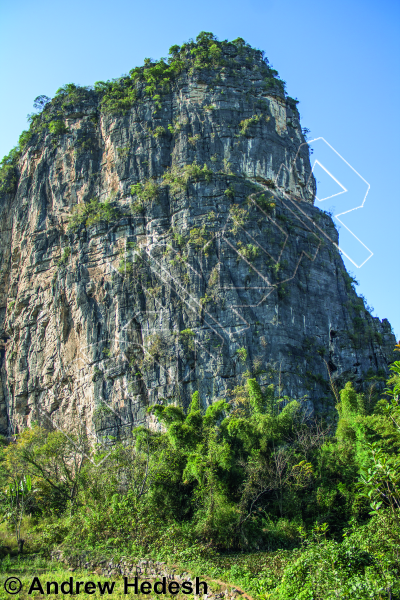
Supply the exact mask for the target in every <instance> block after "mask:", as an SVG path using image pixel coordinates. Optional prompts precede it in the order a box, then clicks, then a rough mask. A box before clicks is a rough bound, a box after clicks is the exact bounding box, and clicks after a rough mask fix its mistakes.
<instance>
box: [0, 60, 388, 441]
mask: <svg viewBox="0 0 400 600" xmlns="http://www.w3.org/2000/svg"><path fill="white" fill-rule="evenodd" d="M227 52H228V50H227ZM229 52H230V53H231V54H232V50H229ZM249 57H250V58H251V60H249ZM230 58H231V61H233V63H232V64H233V66H232V64H231V67H230V68H224V67H222V68H219V69H215V70H214V71H212V70H209V71H207V70H206V71H204V70H203V71H201V72H199V73H196V71H195V72H194V73H193V72H192V73H190V72H187V71H184V72H183V73H181V74H180V75H179V77H177V78H176V80H175V81H174V82H173V85H172V87H171V90H170V91H169V92H168V93H166V94H164V95H163V96H162V99H161V101H160V103H159V104H158V105H155V102H154V101H153V100H152V99H147V98H146V97H145V96H143V97H142V98H141V99H140V100H139V101H137V102H136V103H134V104H133V105H132V107H131V108H130V109H129V110H127V111H126V112H125V113H119V114H107V113H104V111H101V110H100V97H99V95H98V94H96V93H95V92H94V91H90V90H89V91H84V92H82V93H81V95H80V97H79V101H78V102H76V103H74V104H72V105H70V106H68V107H67V108H65V107H64V112H63V122H64V124H65V127H66V129H67V132H66V133H63V134H58V135H56V134H54V133H50V132H49V131H45V132H44V133H43V134H41V135H37V136H36V137H33V139H32V141H31V142H30V144H29V145H28V148H27V149H26V151H25V152H24V154H23V156H22V157H21V158H20V160H19V166H18V183H17V186H16V188H15V189H14V190H13V191H12V192H11V193H10V192H3V193H2V195H1V196H0V232H1V234H0V235H1V241H0V339H1V340H2V347H1V352H0V357H1V371H0V372H1V385H0V429H1V431H2V432H3V433H10V432H11V431H18V430H20V429H21V428H23V427H25V426H27V425H29V424H30V423H31V422H32V421H33V420H36V421H37V420H39V421H40V422H42V423H47V424H48V425H51V424H52V425H53V426H57V425H61V424H67V425H68V424H69V425H71V424H72V423H73V422H77V421H79V422H83V423H85V424H86V426H87V428H88V430H89V431H91V432H92V433H93V434H94V435H95V434H96V435H97V434H100V435H103V436H104V435H114V436H121V435H124V434H126V433H128V432H129V431H130V430H131V429H132V427H133V426H134V425H137V424H139V423H142V422H144V420H145V419H146V407H147V406H148V405H150V404H152V403H155V402H160V401H162V399H167V400H168V401H176V402H181V403H183V404H184V405H187V404H188V402H189V399H190V396H191V394H192V393H193V392H194V391H195V390H199V392H200V395H201V399H202V402H203V404H204V406H206V405H208V404H210V403H211V402H213V401H215V400H216V399H219V398H222V397H227V398H229V397H230V396H229V392H230V390H232V389H233V388H234V387H235V386H237V385H239V384H241V383H242V381H243V377H244V376H246V373H247V375H249V374H252V375H253V376H256V377H257V378H258V380H259V382H260V383H261V384H262V385H269V384H271V383H274V384H275V386H276V390H277V393H280V394H281V395H287V396H290V397H291V398H298V399H301V400H302V401H304V402H305V403H306V404H307V405H308V406H309V408H310V410H315V409H316V410H319V411H323V410H324V409H326V408H327V407H328V406H329V405H331V404H332V393H331V391H330V388H329V376H328V370H329V371H330V372H331V374H332V377H333V378H334V379H335V380H336V381H337V385H340V384H341V383H343V382H345V381H346V380H348V379H352V380H353V381H355V382H356V383H357V385H359V386H363V385H365V383H364V382H365V380H366V378H367V374H368V376H371V375H378V376H381V377H384V376H385V374H386V373H387V365H388V363H389V362H390V360H391V359H392V354H391V353H392V349H393V345H394V343H395V340H394V336H393V335H392V333H391V327H390V325H389V323H388V322H387V321H386V320H383V321H382V322H381V321H379V319H377V318H373V317H372V316H371V315H370V314H369V313H368V312H367V311H366V309H365V307H364V303H363V300H362V299H360V298H358V297H357V294H356V293H355V291H354V289H353V286H352V282H351V278H349V276H348V274H347V273H346V270H345V267H344V264H343V261H342V259H341V256H340V254H339V252H338V249H337V241H338V237H337V236H338V234H337V231H336V230H335V227H334V225H333V222H332V220H331V218H330V217H329V215H327V214H325V213H324V212H321V211H320V210H319V209H318V208H316V207H315V206H314V205H313V198H314V195H315V181H314V178H313V176H312V174H311V167H310V160H309V153H308V146H307V144H306V142H305V139H304V137H303V134H302V130H301V127H300V120H299V113H298V111H297V109H296V103H295V102H294V101H293V100H291V99H290V98H285V97H284V95H283V94H282V93H281V92H279V90H278V91H277V90H276V89H275V90H274V89H272V90H271V89H269V90H268V89H266V87H265V85H264V83H263V77H262V65H261V63H262V59H261V55H260V54H259V53H255V54H254V53H253V54H251V53H250V54H246V52H245V53H244V54H243V53H241V54H240V53H239V54H238V55H237V56H236V55H235V53H233V54H232V56H231V57H230ZM48 110H49V111H50V112H51V111H54V113H56V112H57V110H59V107H58V105H57V102H55V103H53V105H52V106H51V107H50V108H49V109H48ZM138 183H141V184H142V186H143V190H142V191H141V192H140V190H139V188H136V192H137V193H134V194H133V196H132V194H131V186H132V185H135V184H138ZM94 198H97V201H98V204H97V205H96V206H97V209H96V210H93V211H92V213H91V218H92V219H91V220H90V218H89V217H90V214H89V213H88V214H89V217H88V218H89V220H87V221H86V223H82V224H80V225H78V226H77V227H76V228H75V229H74V230H71V229H68V219H70V218H71V215H72V214H73V213H74V210H76V208H74V207H76V206H77V205H81V206H83V205H84V204H85V203H86V205H87V203H88V202H89V201H90V200H92V199H94ZM107 201H109V202H110V204H109V205H107V204H106V205H104V204H101V203H104V202H107ZM132 204H133V211H132ZM104 206H106V207H107V206H108V209H107V210H108V211H109V212H108V213H107V212H104V211H106V209H104ZM96 211H97V212H96ZM101 211H103V212H101ZM110 211H111V212H110ZM96 215H97V216H96ZM99 215H100V217H99ZM182 332H183V333H182Z"/></svg>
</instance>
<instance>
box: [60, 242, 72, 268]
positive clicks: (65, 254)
mask: <svg viewBox="0 0 400 600" xmlns="http://www.w3.org/2000/svg"><path fill="white" fill-rule="evenodd" d="M70 256H71V248H70V247H69V246H68V247H67V248H64V250H63V253H62V255H61V258H60V260H59V261H58V262H57V266H58V267H63V266H64V265H66V264H67V262H68V259H69V257H70Z"/></svg>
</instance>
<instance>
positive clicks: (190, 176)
mask: <svg viewBox="0 0 400 600" xmlns="http://www.w3.org/2000/svg"><path fill="white" fill-rule="evenodd" d="M212 175H213V172H212V171H211V169H209V168H208V167H207V165H206V164H204V166H203V168H201V167H200V166H199V165H198V164H197V162H196V161H194V162H193V163H192V164H190V165H185V166H184V167H183V169H178V168H177V167H171V169H170V170H169V171H167V172H166V173H165V174H164V175H163V184H164V185H168V187H169V189H170V191H171V193H172V194H173V195H175V194H177V193H179V192H181V191H183V190H185V189H186V188H187V185H188V183H189V181H191V180H193V181H199V180H200V179H205V180H206V181H207V182H209V181H211V177H212Z"/></svg>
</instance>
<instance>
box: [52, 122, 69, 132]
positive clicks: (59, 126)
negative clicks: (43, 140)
mask: <svg viewBox="0 0 400 600" xmlns="http://www.w3.org/2000/svg"><path fill="white" fill-rule="evenodd" d="M48 128H49V131H50V133H52V134H54V135H64V133H67V132H68V129H67V127H66V126H65V123H64V121H61V120H60V121H50V123H49V124H48Z"/></svg>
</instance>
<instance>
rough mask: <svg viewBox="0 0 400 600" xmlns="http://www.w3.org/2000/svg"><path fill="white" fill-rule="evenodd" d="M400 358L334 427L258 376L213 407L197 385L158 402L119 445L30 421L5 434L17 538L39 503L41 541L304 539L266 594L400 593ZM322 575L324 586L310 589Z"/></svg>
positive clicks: (277, 545) (139, 551) (157, 548)
mask: <svg viewBox="0 0 400 600" xmlns="http://www.w3.org/2000/svg"><path fill="white" fill-rule="evenodd" d="M391 370H392V377H391V378H390V379H389V381H388V388H387V390H386V392H385V394H383V398H381V399H378V398H375V399H374V398H373V397H372V396H370V397H369V398H366V397H365V396H364V395H363V394H360V393H357V392H356V391H355V390H354V388H353V386H352V384H351V383H347V384H346V386H345V388H344V389H343V390H341V392H340V401H339V402H338V404H337V407H336V408H337V415H336V419H335V420H334V423H335V425H334V426H332V425H329V424H327V423H325V422H324V421H322V420H318V419H313V420H310V418H308V416H307V414H305V412H304V411H303V409H302V407H301V405H300V404H299V403H298V402H297V401H289V400H288V399H279V398H278V399H277V398H276V397H275V394H274V389H273V388H272V387H270V388H267V389H266V390H262V389H261V388H260V386H259V385H258V383H257V381H256V380H255V379H247V381H246V382H245V384H244V385H243V386H239V387H237V388H236V389H235V394H234V397H233V398H234V399H233V400H231V401H229V402H227V401H225V400H219V401H217V402H215V403H214V404H212V405H211V406H209V407H208V408H207V409H206V410H204V409H202V404H201V398H200V396H199V394H198V392H195V393H194V394H193V397H192V401H191V404H190V407H189V409H188V410H187V411H185V410H183V409H182V408H181V407H179V406H176V405H174V404H165V405H156V406H153V407H151V409H150V411H151V412H152V413H153V415H154V416H155V417H156V418H157V419H158V421H159V422H160V423H161V424H162V428H161V431H153V430H150V429H148V428H146V427H139V428H137V429H135V430H134V431H133V434H132V438H131V439H129V440H125V441H123V442H118V443H115V444H114V445H113V446H109V447H104V446H103V447H97V448H96V447H92V446H91V445H90V443H89V440H88V439H87V438H86V436H85V434H84V432H80V431H79V430H76V431H75V432H68V435H64V433H63V432H61V431H58V430H56V431H47V430H45V429H43V428H41V427H39V426H35V427H33V428H31V429H26V430H25V431H23V432H22V433H21V434H19V435H18V436H16V440H15V441H13V442H11V443H8V444H6V443H5V441H4V444H3V447H2V454H1V467H0V468H1V489H2V492H1V493H2V499H1V507H2V508H1V510H2V512H3V516H4V519H5V520H7V521H8V522H9V524H10V527H13V528H14V531H15V534H16V537H17V538H18V541H19V547H20V550H22V547H23V541H21V540H22V534H21V523H22V522H23V519H24V514H28V513H29V514H30V515H31V521H30V522H31V523H32V524H33V526H34V528H35V535H34V539H35V540H36V541H35V543H36V544H37V545H38V546H39V547H41V548H42V549H44V550H49V549H50V548H51V547H53V546H54V545H56V544H61V543H62V544H63V546H64V547H66V548H68V547H71V548H74V550H76V549H77V548H85V549H104V548H108V549H110V548H114V549H115V550H118V551H123V552H129V553H131V554H134V555H137V556H145V555H153V556H163V557H169V558H171V557H177V556H178V557H180V558H181V559H183V560H184V559H186V560H188V561H190V560H193V559H195V558H196V557H200V556H202V557H207V556H208V557H212V556H216V554H215V553H221V552H222V553H226V552H233V551H235V552H238V551H240V552H260V551H264V552H265V551H268V552H274V551H278V550H279V549H282V548H286V549H287V550H291V549H294V550H293V561H292V563H290V561H289V562H288V566H287V570H286V571H285V573H286V575H285V574H284V575H283V578H281V580H280V582H279V585H278V587H276V586H277V581H273V580H272V579H268V578H267V577H266V576H265V579H264V584H262V583H261V584H260V581H261V582H262V581H263V579H262V577H261V579H260V574H259V573H258V574H257V578H256V577H255V578H254V581H253V583H251V581H250V580H249V581H250V583H249V582H248V585H249V588H250V589H253V592H254V590H256V592H257V593H258V594H259V595H261V596H262V593H263V592H262V589H260V585H261V586H264V588H265V590H268V589H269V590H270V591H271V593H272V594H273V595H272V596H267V595H266V596H265V598H267V597H271V598H281V599H286V598H303V597H304V598H319V597H321V598H330V597H331V596H330V595H329V594H330V593H331V591H332V593H333V590H334V589H339V588H338V586H342V587H343V586H347V587H348V586H350V587H348V591H347V592H346V594H350V595H346V594H345V593H344V592H343V594H342V595H341V596H334V595H333V596H332V598H333V597H341V598H364V597H365V598H375V597H376V598H380V597H391V598H395V597H397V598H399V597H400V596H399V595H398V596H395V595H393V594H395V593H400V588H399V584H398V583H396V582H397V581H400V556H399V548H400V523H399V516H400V510H399V509H400V458H399V448H400V402H399V394H400V361H398V362H395V363H394V364H393V365H392V366H391ZM378 524H379V525H378ZM377 527H379V531H380V535H378V537H377V535H376V533H377V532H376V528H377ZM382 533H383V535H382ZM343 536H344V541H342V540H343ZM321 557H322V558H321ZM318 561H322V563H321V565H320V567H318V569H314V567H313V568H311V566H310V565H314V566H315V565H316V564H317V563H318ZM313 569H314V570H316V571H318V573H317V574H314V575H312V573H313V572H314V571H313ZM332 573H333V574H335V573H336V575H334V577H335V578H336V579H335V580H334V581H333V580H331V579H329V578H332V577H333V575H332ZM324 577H325V579H326V582H325V583H324V584H323V585H325V588H323V590H322V592H321V594H322V595H321V596H319V595H318V594H316V593H314V595H307V594H306V592H307V590H311V589H314V588H313V586H314V587H315V586H316V585H317V583H318V582H323V581H325V579H324ZM256 579H257V586H258V587H257V586H256ZM285 582H286V583H285ZM335 582H336V583H335ZM349 582H350V583H349ZM350 584H351V585H350ZM318 585H319V584H318ZM321 585H322V583H321ZM396 585H397V588H396ZM252 586H253V588H252ZM254 586H256V588H255V587H254ZM291 586H292V587H291ZM301 586H303V588H304V590H305V591H304V593H305V595H304V596H300V595H298V594H299V590H301V589H302V588H301ZM307 586H309V587H307ZM310 586H311V587H310ZM351 586H353V587H354V590H355V591H354V590H353V591H352V589H353V588H352V587H351ZM347 587H346V588H345V587H343V590H345V589H347ZM398 588H399V589H398ZM321 589H322V588H321ZM340 589H342V588H340ZM273 590H274V591H273ZM290 590H292V591H290ZM379 590H381V591H379ZM382 590H383V591H382ZM385 590H386V591H385ZM387 590H389V592H390V594H392V595H391V596H388V595H387V593H389V592H387ZM396 590H397V592H396ZM268 593H269V592H268ZM307 593H308V592H307ZM310 593H311V592H310ZM291 594H292V595H291ZM351 594H356V595H351ZM357 594H358V595H357ZM363 594H364V595H363ZM368 594H369V595H368ZM374 594H375V595H374ZM379 594H386V595H379Z"/></svg>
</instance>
